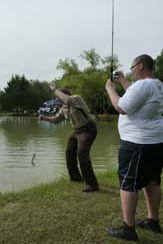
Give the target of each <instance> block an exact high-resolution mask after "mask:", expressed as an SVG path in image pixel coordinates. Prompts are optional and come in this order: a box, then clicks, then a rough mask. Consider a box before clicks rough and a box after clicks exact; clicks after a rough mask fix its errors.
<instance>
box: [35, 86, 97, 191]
mask: <svg viewBox="0 0 163 244" xmlns="http://www.w3.org/2000/svg"><path fill="white" fill-rule="evenodd" d="M50 89H51V90H52V91H53V92H55V95H56V97H57V98H58V99H60V100H61V101H63V103H64V104H63V106H62V107H61V109H60V110H59V112H58V113H57V114H56V115H55V116H50V117H48V116H43V115H41V116H40V117H39V119H40V120H46V121H48V122H51V123H54V124H57V123H59V122H61V121H63V120H65V119H66V120H69V121H70V123H71V125H72V127H73V128H74V132H73V133H72V135H71V136H70V137H69V139H68V143H67V148H66V163H67V169H68V173H69V176H70V180H71V181H83V179H84V181H85V182H86V184H87V187H86V188H85V189H83V192H87V193H89V192H94V191H97V190H99V184H98V182H97V179H96V176H95V174H94V171H93V167H92V163H91V159H90V155H89V154H90V149H91V146H92V144H93V141H94V140H95V138H96V135H97V127H96V123H95V121H94V120H93V118H92V116H91V114H90V111H89V108H88V106H87V104H86V103H85V101H84V100H83V99H82V98H81V97H80V96H79V95H71V93H70V91H69V90H68V89H66V88H62V89H56V86H55V84H52V85H50ZM77 158H78V160H79V164H80V170H81V173H80V171H79V169H78V161H77Z"/></svg>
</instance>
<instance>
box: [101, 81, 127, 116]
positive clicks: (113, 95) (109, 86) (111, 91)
mask: <svg viewBox="0 0 163 244" xmlns="http://www.w3.org/2000/svg"><path fill="white" fill-rule="evenodd" d="M105 88H106V90H107V93H108V95H109V97H110V100H111V103H112V105H113V106H114V108H115V109H116V110H117V111H118V112H119V113H120V114H122V115H125V114H126V112H125V111H123V110H122V109H121V108H120V107H119V106H118V101H119V99H120V96H119V95H118V94H117V92H116V91H115V84H114V83H113V82H112V81H111V80H108V81H107V82H106V86H105Z"/></svg>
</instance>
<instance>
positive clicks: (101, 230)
mask: <svg viewBox="0 0 163 244" xmlns="http://www.w3.org/2000/svg"><path fill="white" fill-rule="evenodd" d="M97 176H98V179H99V182H100V186H101V190H100V191H99V192H95V193H89V194H88V193H82V192H81V189H82V188H83V187H84V186H85V185H84V183H72V182H69V180H68V179H61V180H59V181H57V182H54V183H52V184H47V185H42V186H38V187H34V188H31V189H28V190H25V191H22V192H19V193H10V194H4V195H0V243H1V244H108V243H113V244H114V243H117V244H118V243H124V241H122V240H118V239H115V238H111V237H109V236H108V234H107V233H106V231H105V228H106V227H108V226H114V225H116V226H117V225H119V224H120V223H121V213H120V198H119V188H118V181H117V175H116V173H114V172H112V173H110V174H109V173H108V174H101V173H100V174H98V175H97ZM144 207H145V205H144V198H143V197H142V196H141V197H140V204H139V206H138V211H137V217H138V218H143V217H145V208H144ZM162 210H163V203H162V205H161V216H160V217H161V224H162V225H163V221H162V219H163V211H162ZM138 235H139V239H140V242H139V243H145V244H149V243H150V244H151V243H153V244H154V243H156V244H158V243H160V244H161V243H162V235H161V234H153V233H151V232H148V231H143V230H138ZM128 243H129V242H128Z"/></svg>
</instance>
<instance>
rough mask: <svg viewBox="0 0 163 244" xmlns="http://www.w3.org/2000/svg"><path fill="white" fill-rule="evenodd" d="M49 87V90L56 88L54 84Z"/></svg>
mask: <svg viewBox="0 0 163 244" xmlns="http://www.w3.org/2000/svg"><path fill="white" fill-rule="evenodd" d="M49 88H50V90H51V91H55V90H56V89H57V88H56V85H55V84H51V85H50V86H49Z"/></svg>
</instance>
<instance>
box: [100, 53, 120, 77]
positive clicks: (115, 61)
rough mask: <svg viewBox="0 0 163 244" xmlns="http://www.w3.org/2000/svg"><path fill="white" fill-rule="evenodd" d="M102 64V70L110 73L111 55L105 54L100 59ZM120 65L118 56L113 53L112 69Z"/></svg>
mask: <svg viewBox="0 0 163 244" xmlns="http://www.w3.org/2000/svg"><path fill="white" fill-rule="evenodd" d="M102 64H103V65H104V68H103V70H104V72H106V73H107V74H109V75H110V68H111V65H112V56H106V57H105V58H104V59H102ZM119 67H120V64H119V61H118V57H117V56H116V55H114V57H113V70H117V69H118V68H119Z"/></svg>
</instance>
